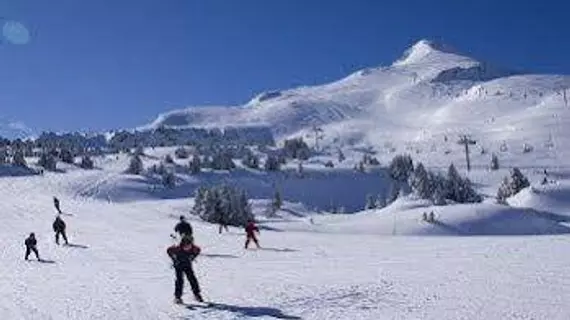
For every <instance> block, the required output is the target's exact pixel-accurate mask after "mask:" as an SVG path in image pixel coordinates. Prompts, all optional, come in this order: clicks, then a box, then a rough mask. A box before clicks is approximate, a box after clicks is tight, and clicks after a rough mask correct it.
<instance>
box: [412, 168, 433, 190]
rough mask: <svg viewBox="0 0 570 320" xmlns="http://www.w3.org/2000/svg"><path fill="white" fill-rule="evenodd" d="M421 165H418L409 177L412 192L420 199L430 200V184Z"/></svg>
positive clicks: (426, 173)
mask: <svg viewBox="0 0 570 320" xmlns="http://www.w3.org/2000/svg"><path fill="white" fill-rule="evenodd" d="M429 178H430V177H429V175H428V172H427V171H426V169H425V167H424V165H423V163H421V162H420V163H418V164H417V165H416V168H415V169H414V173H413V175H412V176H411V177H410V180H411V181H410V185H411V187H412V190H413V191H414V192H415V193H416V194H417V195H418V196H419V197H420V198H422V199H431V197H432V195H433V190H432V189H433V188H432V183H431V181H430V179H429Z"/></svg>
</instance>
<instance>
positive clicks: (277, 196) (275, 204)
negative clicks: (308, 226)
mask: <svg viewBox="0 0 570 320" xmlns="http://www.w3.org/2000/svg"><path fill="white" fill-rule="evenodd" d="M282 205H283V199H282V198H281V192H279V190H275V193H274V194H273V201H271V208H272V210H273V213H275V212H277V211H278V210H279V209H281V206H282Z"/></svg>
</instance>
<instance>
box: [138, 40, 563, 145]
mask: <svg viewBox="0 0 570 320" xmlns="http://www.w3.org/2000/svg"><path fill="white" fill-rule="evenodd" d="M568 87H570V77H568V76H559V75H533V74H519V73H517V72H513V71H510V70H506V69H503V68H499V67H495V66H492V65H489V64H487V63H484V62H480V61H477V60H475V59H472V58H470V57H468V56H465V55H463V54H460V53H458V51H456V50H454V49H453V48H451V47H450V46H448V45H442V44H438V43H434V42H431V41H427V40H421V41H419V42H418V43H416V44H414V45H413V46H412V47H411V48H409V49H407V50H406V51H405V53H404V54H403V55H402V57H401V58H400V59H398V60H397V61H395V62H394V63H393V64H392V65H390V66H386V67H378V68H369V69H365V70H361V71H358V72H356V73H354V74H352V75H349V76H348V77H346V78H344V79H341V80H339V81H336V82H333V83H328V84H324V85H319V86H313V87H301V88H295V89H290V90H283V91H272V92H265V93H261V94H259V95H257V96H256V97H254V98H253V99H252V100H251V101H249V102H248V103H246V104H244V105H241V106H232V107H191V108H186V109H182V110H175V111H172V112H168V113H165V114H162V115H160V116H159V117H158V118H157V119H156V120H155V121H154V122H153V123H152V124H150V125H149V126H148V127H158V126H161V125H163V126H174V127H184V126H220V127H223V126H228V125H232V126H234V125H248V124H255V125H267V126H269V127H271V128H272V130H273V132H274V134H275V135H276V137H277V138H284V137H288V136H295V135H300V134H305V135H306V134H308V133H310V131H311V130H310V129H311V128H312V127H313V126H314V125H317V126H321V127H322V128H323V130H324V139H323V140H324V141H323V142H324V143H325V144H329V145H330V144H331V143H332V142H335V143H337V144H350V145H371V146H376V147H378V146H382V145H383V144H384V143H386V142H393V141H395V140H399V141H402V142H410V141H416V142H421V141H427V140H430V139H433V138H437V139H441V137H442V136H443V135H444V134H448V135H452V136H453V138H454V139H455V135H457V134H460V133H468V134H471V135H473V136H476V137H477V138H484V139H486V140H488V141H501V140H505V139H516V140H517V141H521V142H523V141H530V140H532V142H534V143H536V141H540V142H542V141H545V140H547V139H551V138H552V139H554V138H556V139H565V136H566V135H565V134H564V133H563V132H562V131H560V130H564V127H566V126H565V125H564V124H565V123H568V122H567V120H568V117H569V116H570V113H569V111H568V110H570V109H568V108H567V104H568V97H567V95H570V91H568V92H567V90H566V88H568Z"/></svg>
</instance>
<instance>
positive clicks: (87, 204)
mask: <svg viewBox="0 0 570 320" xmlns="http://www.w3.org/2000/svg"><path fill="white" fill-rule="evenodd" d="M168 152H169V149H157V150H155V151H147V153H148V154H149V156H148V157H146V158H145V165H147V166H148V165H150V164H152V163H153V162H154V161H156V160H155V159H157V158H160V156H162V155H163V154H165V153H168ZM127 163H128V159H127V157H125V156H119V157H118V159H117V158H116V157H115V156H107V157H100V158H96V166H97V169H95V170H90V171H89V170H88V171H85V170H81V169H79V168H77V167H75V166H70V165H67V166H66V165H62V164H59V169H60V171H61V172H58V173H49V172H47V173H46V174H45V175H44V176H19V177H4V178H0V193H1V194H2V196H3V200H4V201H2V202H1V203H0V210H1V211H2V222H3V223H1V224H0V232H1V234H3V235H4V237H3V243H4V247H3V250H2V251H1V254H0V260H1V261H0V263H1V264H2V268H1V269H0V270H2V274H1V276H0V292H2V293H3V294H2V295H1V296H0V317H1V318H2V319H567V318H568V317H569V316H570V307H568V305H567V303H566V302H567V301H568V299H569V298H570V289H568V288H570V278H569V277H568V275H569V274H570V261H569V260H568V259H567V258H566V257H567V256H568V255H567V254H566V252H567V248H568V246H569V245H570V237H569V235H568V230H569V229H568V227H566V226H565V225H564V223H559V222H560V221H557V220H556V219H554V218H553V217H552V216H551V215H548V214H547V211H548V209H549V207H548V206H549V205H551V206H552V208H553V211H555V212H556V217H559V216H560V215H562V214H563V213H562V212H561V211H562V209H561V208H563V207H564V206H565V205H564V204H563V203H562V202H563V199H565V198H564V194H566V195H568V192H570V189H568V182H564V181H565V180H563V179H560V180H559V182H558V183H556V184H552V185H549V186H545V187H538V186H535V188H536V190H538V191H537V192H535V193H532V196H527V197H526V198H525V195H524V194H523V193H521V194H520V195H519V196H518V197H514V198H512V199H510V201H512V202H513V203H514V202H515V201H516V200H517V199H518V198H521V199H519V200H518V202H517V204H518V205H517V206H513V207H510V208H509V207H506V206H499V205H496V204H492V203H490V202H486V203H483V204H480V205H450V206H446V207H430V206H429V205H428V204H427V203H424V202H422V201H419V200H414V199H412V198H401V199H399V200H398V201H396V202H395V203H394V204H392V205H391V206H389V207H387V208H385V209H382V210H371V211H363V212H359V213H355V214H348V215H328V214H320V213H317V212H313V211H311V210H310V209H309V208H307V207H306V206H305V205H303V203H302V201H296V200H302V197H301V198H295V197H294V195H292V196H291V198H290V199H289V200H288V201H287V202H286V205H285V207H284V208H283V210H281V211H279V212H278V213H277V216H276V217H265V216H264V212H263V210H264V209H263V208H264V207H265V205H264V201H266V200H263V199H256V200H255V201H254V210H255V213H256V214H257V215H258V218H259V220H260V221H261V224H260V227H261V234H260V241H261V244H262V246H263V249H261V250H256V249H251V250H247V251H246V250H244V249H243V242H244V233H243V230H240V229H236V228H231V230H230V232H229V233H224V234H221V235H220V234H218V233H217V226H215V225H210V224H206V223H203V222H201V221H197V220H194V219H193V218H192V219H193V220H191V222H192V224H193V226H194V229H195V236H196V242H197V244H199V245H200V246H201V247H202V249H203V252H202V255H201V256H200V257H199V258H198V259H197V261H196V263H195V271H196V273H197V276H198V279H199V281H200V284H201V286H202V289H203V295H204V297H205V298H206V299H207V300H209V301H212V302H214V303H215V304H214V305H213V306H211V307H203V306H199V305H196V306H195V307H194V308H191V309H189V308H186V307H183V306H176V305H174V304H173V303H172V299H173V270H172V269H171V268H170V265H169V259H168V257H167V256H166V253H165V250H166V247H167V246H168V245H170V244H171V239H170V238H169V234H170V233H171V232H172V228H173V226H174V224H175V223H176V222H177V217H178V216H179V215H181V214H184V215H188V212H189V209H190V207H191V204H192V201H191V199H190V198H189V196H188V195H189V194H190V191H189V190H190V188H189V185H187V184H184V183H182V184H181V185H180V187H179V188H182V189H184V190H186V195H185V196H182V195H181V194H182V193H183V192H182V189H180V190H175V191H173V192H174V194H176V195H178V196H173V195H172V194H170V195H168V192H167V191H157V190H155V191H152V192H151V191H149V189H148V181H146V178H143V177H134V176H130V175H124V174H122V171H123V170H124V169H125V168H126V166H127ZM313 170H317V167H315V168H314V169H313ZM321 170H323V169H321ZM336 170H339V171H342V169H341V168H339V169H336ZM308 174H311V167H310V166H309V167H308ZM370 175H373V173H370ZM196 179H210V176H208V175H207V174H204V175H199V176H198V178H196ZM236 179H237V180H236V181H238V182H239V181H240V180H239V179H240V178H239V175H238V176H237V178H236ZM243 179H245V178H243ZM248 179H249V178H248ZM202 182H203V181H202ZM481 182H483V181H481ZM145 183H146V184H145ZM337 183H338V182H337ZM343 183H344V186H345V190H351V188H352V186H355V185H358V184H359V183H360V182H359V181H358V180H355V181H353V182H352V183H351V182H350V181H349V180H346V181H344V182H343ZM488 183H489V184H494V182H493V178H490V180H489V181H488ZM259 188H261V189H263V188H265V186H264V185H259ZM311 188H312V187H311ZM310 190H311V189H310V188H309V187H308V188H307V189H305V191H307V192H309V191H310ZM529 192H530V191H529ZM53 195H56V196H58V197H59V198H60V200H61V201H62V209H63V211H64V216H63V218H64V220H65V221H66V222H67V224H68V236H69V238H70V242H71V243H72V244H73V246H71V247H66V246H57V245H55V243H54V240H53V232H52V231H51V223H52V221H53V218H54V217H55V209H54V208H53V207H52V201H51V200H52V199H51V197H52V196H53ZM346 197H348V198H353V197H355V195H354V194H349V195H347V196H346ZM362 201H364V199H362ZM430 210H434V211H436V216H437V218H438V223H437V224H430V223H427V222H424V221H422V220H421V213H422V212H424V211H430ZM29 232H35V233H36V235H37V237H38V242H39V244H38V248H39V251H40V255H41V256H42V257H43V258H44V259H46V260H49V261H52V262H51V263H38V262H36V261H29V262H26V261H24V260H23V254H24V246H23V240H24V238H25V237H26V236H27V234H28V233H29ZM185 292H186V295H185V296H184V299H185V300H186V302H188V303H190V304H192V297H191V294H190V295H189V294H188V285H187V284H186V291H185Z"/></svg>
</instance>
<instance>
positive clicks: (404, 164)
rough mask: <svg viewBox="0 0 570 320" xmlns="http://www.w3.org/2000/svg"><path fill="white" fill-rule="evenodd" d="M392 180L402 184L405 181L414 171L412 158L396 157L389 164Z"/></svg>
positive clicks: (406, 156) (405, 156)
mask: <svg viewBox="0 0 570 320" xmlns="http://www.w3.org/2000/svg"><path fill="white" fill-rule="evenodd" d="M388 170H389V172H390V176H391V177H392V179H394V180H396V181H399V182H404V181H407V180H408V179H409V177H410V175H411V174H412V172H413V170H414V163H413V161H412V157H410V156H409V155H397V156H395V157H394V158H393V159H392V161H391V162H390V166H389V168H388Z"/></svg>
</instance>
